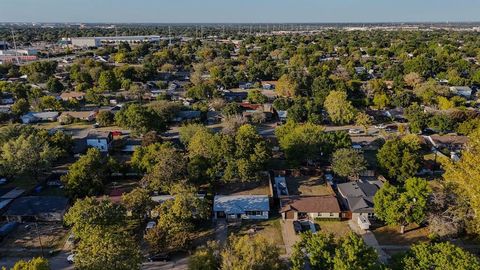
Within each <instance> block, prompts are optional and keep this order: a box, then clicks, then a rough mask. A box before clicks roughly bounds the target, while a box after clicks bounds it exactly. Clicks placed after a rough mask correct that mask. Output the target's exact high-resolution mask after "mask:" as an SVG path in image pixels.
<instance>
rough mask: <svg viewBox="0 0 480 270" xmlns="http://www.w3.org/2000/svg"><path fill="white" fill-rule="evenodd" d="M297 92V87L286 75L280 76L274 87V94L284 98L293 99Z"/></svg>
mask: <svg viewBox="0 0 480 270" xmlns="http://www.w3.org/2000/svg"><path fill="white" fill-rule="evenodd" d="M298 90H299V87H298V85H297V84H296V83H295V81H294V80H293V79H292V78H291V77H290V76H289V75H287V74H284V75H282V76H281V77H280V78H279V79H278V82H277V84H276V85H275V92H277V93H278V94H279V95H280V96H284V97H294V96H296V95H297V92H298Z"/></svg>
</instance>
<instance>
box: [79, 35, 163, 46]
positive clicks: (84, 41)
mask: <svg viewBox="0 0 480 270" xmlns="http://www.w3.org/2000/svg"><path fill="white" fill-rule="evenodd" d="M160 40H161V38H160V36H117V37H76V38H72V39H71V41H72V45H73V46H74V47H100V46H102V45H108V44H117V43H129V44H137V43H144V42H158V41H160Z"/></svg>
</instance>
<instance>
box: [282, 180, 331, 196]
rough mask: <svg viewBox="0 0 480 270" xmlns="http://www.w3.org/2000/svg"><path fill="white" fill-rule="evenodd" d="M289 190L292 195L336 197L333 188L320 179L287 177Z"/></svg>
mask: <svg viewBox="0 0 480 270" xmlns="http://www.w3.org/2000/svg"><path fill="white" fill-rule="evenodd" d="M286 181H287V188H288V192H289V193H290V195H335V193H334V192H333V190H332V188H331V187H330V186H328V185H327V184H326V183H325V182H324V181H323V180H322V179H321V178H320V177H318V176H317V177H309V176H300V177H287V179H286Z"/></svg>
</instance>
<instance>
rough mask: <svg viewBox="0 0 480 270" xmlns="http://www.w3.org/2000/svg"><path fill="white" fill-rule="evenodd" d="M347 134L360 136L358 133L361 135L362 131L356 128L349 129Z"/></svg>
mask: <svg viewBox="0 0 480 270" xmlns="http://www.w3.org/2000/svg"><path fill="white" fill-rule="evenodd" d="M348 133H349V134H360V133H362V131H361V130H360V129H358V128H351V129H349V130H348Z"/></svg>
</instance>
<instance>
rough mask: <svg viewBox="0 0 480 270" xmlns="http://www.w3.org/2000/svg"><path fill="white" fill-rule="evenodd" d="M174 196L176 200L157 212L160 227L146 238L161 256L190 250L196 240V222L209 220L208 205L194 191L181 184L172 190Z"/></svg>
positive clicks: (165, 203)
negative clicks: (193, 238)
mask: <svg viewBox="0 0 480 270" xmlns="http://www.w3.org/2000/svg"><path fill="white" fill-rule="evenodd" d="M171 195H173V196H174V199H172V200H167V201H165V202H164V203H162V204H161V205H159V206H157V207H156V208H155V209H154V210H153V211H154V212H155V213H156V214H157V216H158V219H157V224H156V226H155V227H154V228H152V229H150V230H149V231H148V232H147V234H146V236H145V239H146V240H147V242H148V243H149V246H150V249H151V250H153V251H155V252H157V253H168V252H172V251H178V250H181V249H184V248H186V247H187V246H188V245H189V244H190V241H191V239H192V237H193V229H194V227H195V226H194V221H195V220H202V219H205V218H207V216H208V207H207V204H206V201H205V200H204V199H202V198H199V197H198V196H197V194H196V190H195V189H194V188H192V187H189V186H186V185H183V184H177V185H174V186H173V187H172V188H171Z"/></svg>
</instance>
